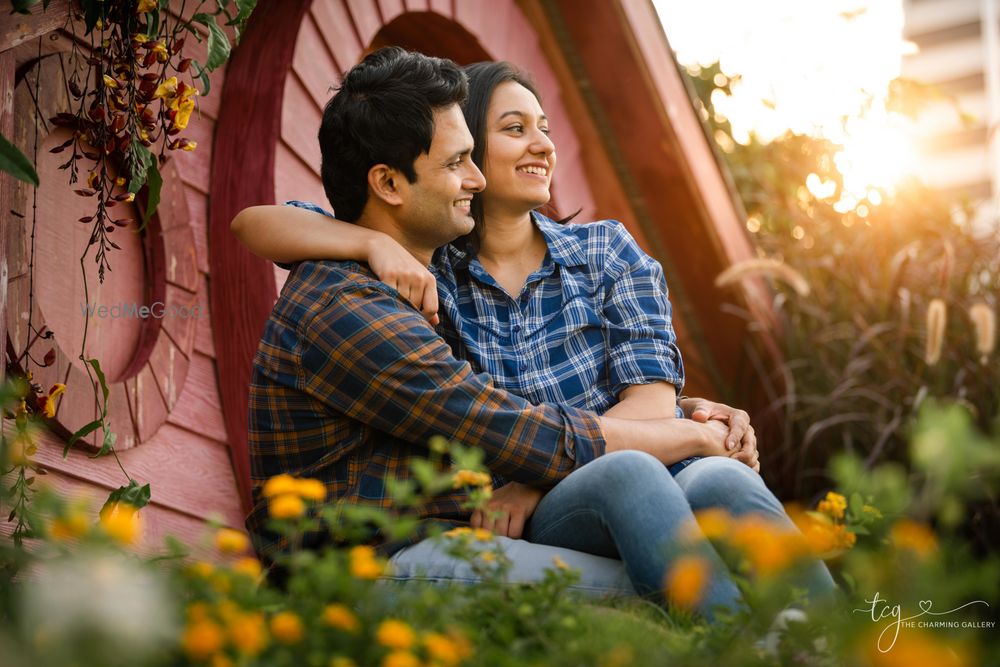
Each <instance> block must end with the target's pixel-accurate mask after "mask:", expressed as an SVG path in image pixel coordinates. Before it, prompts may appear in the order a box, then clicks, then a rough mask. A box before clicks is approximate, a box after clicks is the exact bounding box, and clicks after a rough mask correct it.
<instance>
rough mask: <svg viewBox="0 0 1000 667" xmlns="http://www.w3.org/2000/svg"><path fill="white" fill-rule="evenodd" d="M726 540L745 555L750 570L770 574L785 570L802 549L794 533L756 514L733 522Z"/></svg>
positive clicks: (798, 537)
mask: <svg viewBox="0 0 1000 667" xmlns="http://www.w3.org/2000/svg"><path fill="white" fill-rule="evenodd" d="M730 541H731V542H732V543H733V545H734V546H736V547H739V548H740V550H742V551H743V553H744V555H746V558H747V561H748V562H749V563H750V566H751V567H752V568H753V570H754V571H755V572H756V573H757V574H760V575H764V576H767V575H772V574H775V573H777V572H780V571H781V570H783V569H785V568H786V567H788V566H789V565H791V564H792V562H793V561H794V560H795V559H796V558H798V556H799V555H800V554H801V553H802V551H803V550H804V547H805V545H804V544H803V543H802V538H801V536H800V535H799V534H798V533H793V532H789V531H787V530H785V529H784V528H782V527H780V526H776V525H774V524H772V523H770V522H768V521H766V520H764V519H761V518H758V517H746V518H743V519H741V520H740V521H738V522H737V523H736V525H735V526H734V528H733V532H732V536H731V537H730Z"/></svg>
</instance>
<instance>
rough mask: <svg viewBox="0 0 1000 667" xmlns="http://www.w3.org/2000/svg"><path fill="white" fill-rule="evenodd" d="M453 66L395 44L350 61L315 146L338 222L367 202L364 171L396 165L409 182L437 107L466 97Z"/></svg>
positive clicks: (463, 81) (431, 134) (350, 217)
mask: <svg viewBox="0 0 1000 667" xmlns="http://www.w3.org/2000/svg"><path fill="white" fill-rule="evenodd" d="M468 90H469V87H468V83H467V80H466V77H465V74H463V73H462V70H461V69H459V67H458V65H456V64H455V63H453V62H452V61H450V60H445V59H443V58H432V57H430V56H425V55H423V54H421V53H413V52H410V51H406V50H404V49H401V48H399V47H397V46H390V47H386V48H382V49H379V50H377V51H375V52H373V53H371V54H369V55H368V56H367V57H366V58H365V59H364V60H362V61H361V62H360V63H359V64H357V65H356V66H354V67H353V68H352V69H351V71H349V72H348V73H347V75H346V76H345V77H344V80H343V82H342V83H341V85H340V88H339V89H338V90H337V93H336V94H335V95H334V96H333V97H332V98H331V99H330V101H329V102H328V103H327V105H326V108H325V109H324V110H323V123H322V124H321V125H320V128H319V146H320V151H321V152H322V155H323V162H322V168H321V175H322V177H323V188H324V190H326V196H327V198H328V199H329V200H330V204H331V205H332V206H333V210H334V213H335V214H336V216H337V218H338V219H340V220H345V221H347V222H355V221H357V219H358V218H359V217H361V212H362V211H363V210H364V207H365V203H366V202H367V200H368V170H369V169H371V168H372V167H373V166H375V165H376V164H386V165H388V166H390V167H393V168H394V169H398V170H399V171H401V172H402V173H403V174H404V175H405V176H406V179H407V180H408V181H409V182H411V183H413V182H415V181H416V179H417V173H416V171H414V169H413V162H414V160H416V159H417V157H418V156H419V155H420V154H421V153H426V152H427V151H428V150H430V147H431V140H432V139H433V137H434V111H435V110H437V109H442V108H446V107H449V106H451V105H452V104H462V103H464V102H465V98H466V96H467V95H468Z"/></svg>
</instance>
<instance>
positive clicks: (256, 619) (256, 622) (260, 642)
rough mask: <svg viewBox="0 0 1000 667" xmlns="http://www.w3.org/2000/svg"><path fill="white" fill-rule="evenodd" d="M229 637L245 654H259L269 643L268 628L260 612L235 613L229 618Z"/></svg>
mask: <svg viewBox="0 0 1000 667" xmlns="http://www.w3.org/2000/svg"><path fill="white" fill-rule="evenodd" d="M229 639H230V640H231V641H232V642H233V646H235V647H236V649H237V650H238V651H240V652H241V653H243V654H244V655H257V654H258V653H260V652H261V650H263V648H264V647H265V646H266V645H267V628H266V627H265V625H264V616H263V615H262V614H260V613H259V612H255V613H247V614H242V613H241V614H235V615H234V616H233V618H232V619H230V620H229Z"/></svg>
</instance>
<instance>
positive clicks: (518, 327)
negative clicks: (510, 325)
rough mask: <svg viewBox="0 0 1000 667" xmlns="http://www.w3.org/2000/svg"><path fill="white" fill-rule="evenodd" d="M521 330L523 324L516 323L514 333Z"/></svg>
mask: <svg viewBox="0 0 1000 667" xmlns="http://www.w3.org/2000/svg"><path fill="white" fill-rule="evenodd" d="M520 331H521V325H520V324H515V325H514V333H519V332H520Z"/></svg>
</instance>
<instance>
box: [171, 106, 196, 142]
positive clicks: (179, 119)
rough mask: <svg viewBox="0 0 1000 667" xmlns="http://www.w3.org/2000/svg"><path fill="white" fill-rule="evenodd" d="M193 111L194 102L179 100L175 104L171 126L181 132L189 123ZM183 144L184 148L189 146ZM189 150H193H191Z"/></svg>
mask: <svg viewBox="0 0 1000 667" xmlns="http://www.w3.org/2000/svg"><path fill="white" fill-rule="evenodd" d="M193 111H194V100H181V101H180V102H179V103H178V104H177V113H176V114H174V120H173V126H174V127H175V128H177V129H178V130H183V129H185V128H186V127H187V126H188V123H189V122H190V121H191V112H193ZM189 144H190V142H188V144H185V146H187V145H189ZM191 150H194V149H193V148H192V149H191Z"/></svg>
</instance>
